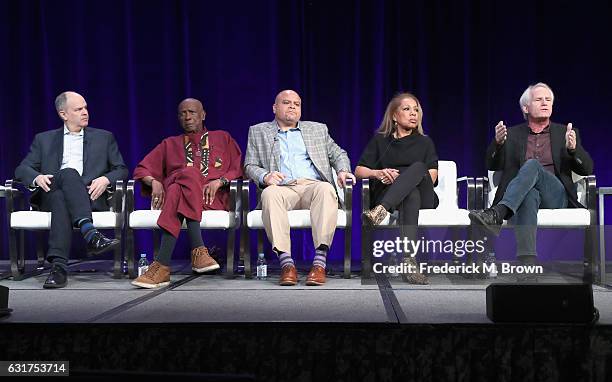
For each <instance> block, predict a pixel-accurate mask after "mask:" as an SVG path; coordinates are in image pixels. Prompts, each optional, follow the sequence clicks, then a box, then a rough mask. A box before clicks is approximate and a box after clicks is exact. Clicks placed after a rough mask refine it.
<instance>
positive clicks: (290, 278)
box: [278, 265, 297, 286]
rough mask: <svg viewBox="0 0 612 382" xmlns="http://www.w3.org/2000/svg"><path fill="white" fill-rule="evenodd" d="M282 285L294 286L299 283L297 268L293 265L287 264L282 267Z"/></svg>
mask: <svg viewBox="0 0 612 382" xmlns="http://www.w3.org/2000/svg"><path fill="white" fill-rule="evenodd" d="M278 283H279V284H280V285H282V286H292V285H295V284H297V269H295V266H293V265H287V266H286V267H283V268H282V269H281V275H280V280H279V282H278Z"/></svg>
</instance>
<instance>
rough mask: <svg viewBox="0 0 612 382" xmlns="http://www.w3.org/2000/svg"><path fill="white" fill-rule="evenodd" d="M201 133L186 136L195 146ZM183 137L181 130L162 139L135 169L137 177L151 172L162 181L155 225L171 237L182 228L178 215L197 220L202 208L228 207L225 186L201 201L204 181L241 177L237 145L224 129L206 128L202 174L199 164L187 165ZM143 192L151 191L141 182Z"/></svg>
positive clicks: (223, 208) (146, 193)
mask: <svg viewBox="0 0 612 382" xmlns="http://www.w3.org/2000/svg"><path fill="white" fill-rule="evenodd" d="M205 131H206V130H205ZM202 133H203V132H202ZM202 133H199V135H194V134H188V135H187V136H188V137H189V138H190V140H191V141H192V142H193V144H195V145H196V146H197V145H198V144H199V138H200V136H201V134H202ZM184 137H185V135H184V134H183V135H179V136H175V137H169V138H166V139H164V140H163V141H162V142H161V143H160V144H159V145H157V147H155V148H154V149H153V150H152V151H151V152H150V153H149V154H147V156H145V157H144V159H143V160H142V161H141V162H140V163H139V164H138V166H136V169H135V170H134V179H136V180H139V179H142V178H144V177H146V176H152V177H153V178H155V179H156V180H158V181H160V182H161V183H162V184H163V186H164V192H165V201H164V205H163V206H162V212H161V214H160V216H159V219H158V220H157V225H159V226H160V227H161V228H163V229H165V230H166V231H168V232H170V233H171V234H172V235H173V236H174V237H178V235H179V233H180V231H181V221H180V219H179V215H182V216H185V217H186V218H187V219H191V220H196V221H200V220H201V219H202V211H203V210H226V211H227V210H228V209H229V190H228V189H227V187H223V188H219V189H218V191H217V193H216V194H215V198H214V200H213V203H212V204H210V205H208V204H206V205H205V204H204V199H203V189H204V186H205V185H206V184H208V183H209V182H212V181H213V180H216V179H219V178H221V177H225V178H226V179H228V180H233V179H238V178H240V177H242V166H241V163H240V160H241V152H240V148H239V147H238V144H237V143H236V141H235V140H234V139H233V138H232V137H231V135H230V134H229V133H227V132H225V131H223V130H217V131H208V146H209V155H208V176H206V177H204V176H203V175H202V174H201V172H200V167H199V166H198V164H194V166H187V157H186V154H185V146H184V145H185V144H184V141H183V140H184ZM194 158H195V157H194ZM198 160H199V158H198ZM142 193H143V195H151V188H150V187H148V186H146V185H145V184H144V183H143V184H142Z"/></svg>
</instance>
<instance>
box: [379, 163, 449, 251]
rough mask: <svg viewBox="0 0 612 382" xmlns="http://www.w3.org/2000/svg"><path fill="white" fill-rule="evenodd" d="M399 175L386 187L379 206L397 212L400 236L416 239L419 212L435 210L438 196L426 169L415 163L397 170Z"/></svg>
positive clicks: (422, 165)
mask: <svg viewBox="0 0 612 382" xmlns="http://www.w3.org/2000/svg"><path fill="white" fill-rule="evenodd" d="M398 170H399V171H400V175H399V176H398V177H397V178H396V179H395V181H394V182H393V183H392V184H391V185H390V186H389V187H387V189H386V190H385V193H384V195H383V198H382V200H381V202H380V204H382V205H383V207H385V208H386V209H387V211H390V212H391V211H393V210H397V211H398V212H399V220H398V223H399V224H400V234H401V235H402V236H407V237H408V238H410V239H415V238H416V231H417V227H418V224H419V210H420V209H426V208H436V207H437V206H438V196H437V195H436V193H435V192H434V186H433V182H432V180H431V176H430V175H429V171H428V170H427V167H426V166H425V165H424V164H423V163H422V162H416V163H413V164H412V165H410V166H408V167H401V168H399V169H398Z"/></svg>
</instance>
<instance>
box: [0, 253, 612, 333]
mask: <svg viewBox="0 0 612 382" xmlns="http://www.w3.org/2000/svg"><path fill="white" fill-rule="evenodd" d="M0 265H3V267H2V268H1V269H3V270H6V269H7V267H5V265H6V264H0ZM110 268H111V264H110V262H109V261H89V262H83V263H78V264H75V265H72V266H71V268H70V269H71V273H70V275H69V281H68V286H67V287H66V288H62V289H58V290H44V289H42V284H43V283H44V281H45V279H46V277H47V273H48V271H46V270H45V271H43V272H42V273H39V272H33V273H32V274H30V277H27V278H26V279H24V280H22V281H12V280H10V279H6V278H5V279H3V280H1V281H0V285H3V286H6V287H8V288H9V308H11V309H13V313H12V314H11V315H10V316H7V317H4V318H0V320H1V321H2V322H14V323H43V322H45V323H141V322H146V323H165V322H183V323H196V322H209V323H210V322H212V323H214V322H217V323H218V322H298V323H299V322H326V323H330V322H331V323H389V324H397V323H400V324H413V323H415V324H416V323H418V324H439V323H459V324H489V323H490V321H489V320H488V318H487V316H486V301H485V288H486V287H487V285H489V284H490V283H492V282H513V280H514V279H513V278H511V277H500V278H498V279H487V280H474V279H465V278H463V277H461V276H439V275H434V276H430V282H431V284H430V285H426V286H417V285H410V284H406V283H403V282H402V281H401V279H393V278H391V279H387V278H385V277H378V278H376V279H372V280H370V281H369V282H366V283H364V282H362V280H361V279H360V278H359V277H358V275H357V274H355V275H353V277H352V278H351V279H343V278H341V275H339V274H337V275H332V276H331V277H328V282H327V283H326V284H325V285H324V286H321V287H309V286H305V285H304V280H305V277H306V273H307V270H308V269H307V266H306V265H305V266H303V267H298V268H300V270H299V275H300V282H299V283H298V285H297V286H295V287H281V286H279V285H278V284H277V282H278V271H276V272H275V271H274V270H272V272H271V273H272V276H271V277H270V278H269V279H268V280H265V281H263V280H257V279H249V280H247V279H244V277H241V276H237V277H236V278H235V279H225V278H224V277H223V276H222V275H220V274H213V275H196V274H192V273H191V271H190V268H189V264H188V263H186V262H185V263H175V264H173V274H172V283H171V285H170V286H169V287H166V288H161V289H158V290H147V289H138V288H135V287H133V286H132V285H131V284H130V280H129V279H127V278H125V279H112V278H111V277H110V273H109V272H107V271H110ZM334 268H335V269H336V270H339V269H340V267H339V266H335V267H334ZM565 268H567V269H570V270H571V269H575V268H576V267H573V268H572V267H568V266H567V265H565V266H564V265H563V264H561V265H557V266H556V267H555V268H554V269H556V270H557V271H548V272H546V273H545V275H543V276H540V277H539V279H538V282H540V283H548V282H563V283H569V282H580V279H579V277H578V275H577V274H572V273H571V272H570V271H565V270H564V269H565ZM28 269H33V266H32V265H30V266H29V267H28ZM37 273H39V274H37ZM593 292H594V301H595V306H596V307H597V308H598V309H599V311H600V315H601V318H600V321H599V323H600V324H611V323H612V289H609V288H603V287H600V286H593Z"/></svg>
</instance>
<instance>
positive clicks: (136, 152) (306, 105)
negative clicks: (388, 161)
mask: <svg viewBox="0 0 612 382" xmlns="http://www.w3.org/2000/svg"><path fill="white" fill-rule="evenodd" d="M501 3H502V4H497V3H496V2H488V1H482V2H481V1H468V0H465V1H453V2H447V1H432V0H422V1H387V2H378V1H355V2H353V1H350V2H329V1H324V0H308V1H273V0H269V1H232V2H221V1H113V0H111V1H109V0H104V1H63V0H58V1H2V2H1V3H0V52H2V59H0V83H1V84H2V88H1V89H2V90H1V93H0V136H1V137H2V143H1V149H2V151H1V162H0V179H2V180H4V179H7V178H12V177H13V171H14V168H15V167H16V166H17V164H18V163H19V161H20V160H21V159H22V158H23V157H24V156H25V154H26V152H27V149H28V147H29V145H30V143H31V141H32V138H33V136H34V135H35V134H36V133H38V132H41V131H44V130H48V129H53V128H57V127H60V126H61V123H60V121H59V119H58V117H57V116H56V113H55V110H54V108H53V100H54V98H55V96H56V95H57V94H58V93H60V92H61V91H64V90H75V91H77V92H79V93H81V94H83V95H84V96H85V98H86V100H87V101H88V104H89V108H90V114H91V117H90V123H91V125H92V126H94V127H98V128H103V129H108V130H111V131H113V132H114V133H115V135H116V137H117V140H118V143H119V147H120V149H121V152H122V153H123V155H124V159H125V161H126V163H127V164H128V166H129V168H130V170H132V169H133V168H134V166H135V165H136V164H137V163H138V161H139V160H140V159H141V158H142V157H143V156H144V155H145V154H146V153H147V152H148V151H149V150H150V149H152V148H153V147H154V146H155V145H156V144H157V143H158V142H159V141H160V140H161V139H162V138H163V137H166V136H168V135H174V134H178V133H180V130H179V127H178V124H177V121H176V106H177V104H178V102H179V101H180V100H181V99H183V98H185V97H196V98H199V99H201V100H202V101H203V103H204V105H205V109H206V111H207V118H206V125H207V126H208V128H210V129H224V130H228V131H229V132H230V133H231V134H232V135H233V136H234V137H235V139H236V140H237V141H238V143H239V145H240V146H241V148H242V149H243V150H244V149H245V148H246V137H247V129H248V127H249V125H252V124H254V123H257V122H261V121H265V120H271V119H272V118H273V115H272V108H271V106H272V103H273V100H274V96H275V95H276V93H277V92H278V91H279V90H281V89H285V88H292V89H295V90H297V91H298V92H299V93H300V94H301V96H302V100H303V114H302V115H303V119H308V120H316V121H321V122H325V123H327V124H328V126H329V128H330V132H331V134H332V136H333V138H334V139H335V140H336V141H337V142H338V143H339V144H340V146H342V147H343V148H345V149H346V150H347V151H348V153H349V157H350V158H351V160H352V163H353V165H354V164H355V163H356V162H357V160H358V158H359V156H360V154H361V151H362V150H363V148H364V146H365V144H366V142H367V141H368V140H369V139H370V137H371V135H372V134H373V132H374V130H375V129H376V128H377V126H378V124H379V123H380V120H381V118H382V114H383V111H384V108H385V106H386V103H387V101H388V100H389V99H390V98H391V96H392V95H393V94H394V93H396V92H398V91H400V90H409V91H412V92H414V93H415V94H416V95H417V96H418V97H419V98H420V99H421V102H422V104H423V109H424V112H425V117H424V128H425V131H426V133H427V134H429V135H430V136H431V137H432V138H433V140H434V142H435V143H436V145H437V149H438V153H439V156H440V158H442V159H451V160H455V161H456V162H457V163H458V166H459V173H460V175H470V176H480V175H483V174H484V173H485V168H484V150H485V147H486V145H487V144H488V142H489V141H490V139H491V138H492V136H493V126H494V125H495V124H496V123H497V121H499V120H504V121H505V122H506V124H507V125H512V124H515V123H519V122H521V121H522V115H521V113H520V110H519V107H518V98H519V96H520V95H521V93H522V91H523V90H524V89H525V88H526V87H527V85H529V84H531V83H535V82H538V81H543V82H546V83H548V84H549V85H550V86H551V87H552V88H553V90H554V91H555V111H554V114H553V119H554V120H555V121H557V122H560V123H567V122H573V124H574V126H575V127H577V128H579V129H580V130H581V135H582V137H583V145H584V146H585V148H586V149H587V150H588V151H589V152H590V153H591V155H592V156H593V159H594V161H595V172H596V174H597V177H598V183H599V184H600V185H610V184H612V172H611V166H610V162H609V159H607V154H608V153H609V152H608V151H607V150H608V146H609V137H610V136H611V134H610V133H609V129H610V125H609V123H608V120H609V118H610V115H609V114H608V113H609V111H610V106H612V105H611V101H610V100H611V99H612V90H611V89H612V86H611V85H612V71H611V70H610V69H611V68H612V59H611V55H610V53H609V52H610V37H611V36H612V33H611V32H612V26H611V23H610V20H611V19H612V5H610V4H606V2H582V3H576V2H570V1H554V2H538V1H512V2H501ZM138 203H139V205H140V206H141V207H144V206H146V205H147V202H146V201H144V200H139V201H138ZM358 208H359V199H358V198H357V200H356V206H355V212H357V211H358ZM355 215H356V218H355V223H357V222H358V214H355ZM0 230H1V232H2V233H1V236H0V238H1V240H2V253H3V257H4V258H6V257H7V255H6V233H5V232H6V222H5V221H4V219H3V220H2V223H0ZM298 236H301V237H305V238H306V239H305V241H306V242H307V241H308V236H309V234H305V235H298ZM341 239H342V235H341V234H339V235H337V240H341ZM205 240H206V238H205ZM298 240H301V239H300V238H298ZM336 243H337V244H336V245H335V247H336V252H335V254H334V256H335V257H338V256H339V249H340V247H341V245H339V244H340V243H341V242H340V241H338V242H336ZM219 244H222V241H220V242H219ZM181 245H182V246H183V247H184V245H185V243H184V242H182V244H181ZM357 245H358V240H355V252H354V253H353V255H354V257H356V256H357V249H358V247H357ZM304 247H305V248H306V247H307V245H304ZM147 248H150V244H149V241H148V239H147V238H145V239H142V238H141V240H139V248H138V250H142V249H144V250H146V249H147ZM180 252H181V253H183V254H182V255H181V254H178V253H177V254H176V257H185V253H186V252H187V251H180ZM30 256H31V255H30Z"/></svg>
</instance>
